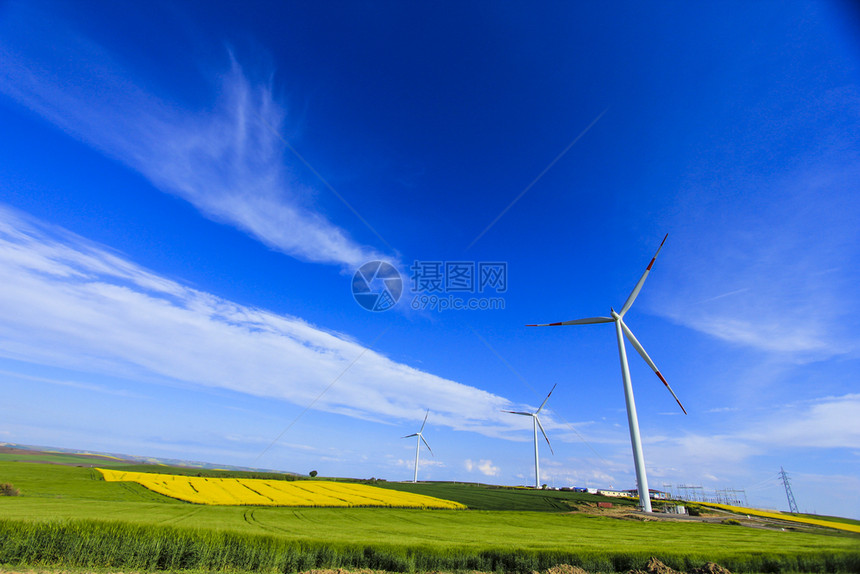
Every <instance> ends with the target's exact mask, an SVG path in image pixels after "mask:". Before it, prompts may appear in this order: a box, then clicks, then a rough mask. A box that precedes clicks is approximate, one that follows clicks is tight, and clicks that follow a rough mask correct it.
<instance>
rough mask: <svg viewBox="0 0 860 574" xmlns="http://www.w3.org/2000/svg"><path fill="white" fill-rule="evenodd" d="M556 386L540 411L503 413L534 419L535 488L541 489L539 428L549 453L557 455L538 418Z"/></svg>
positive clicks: (550, 391) (539, 408)
mask: <svg viewBox="0 0 860 574" xmlns="http://www.w3.org/2000/svg"><path fill="white" fill-rule="evenodd" d="M556 385H558V383H556V384H555V385H553V386H552V388H551V389H550V390H549V394H548V395H547V396H546V398H545V399H544V400H543V402H542V403H541V404H540V407H538V410H536V411H535V412H533V413H527V412H522V411H502V412H503V413H511V414H514V415H523V416H526V417H531V418H532V426H534V431H535V488H540V457H539V456H538V434H537V431H538V427H540V432H541V433H543V438H545V439H546V444H547V446H549V451H550V452H552V453H553V454H555V452H553V450H552V445H551V444H549V437H548V436H546V431H545V430H543V425H542V424H540V417H539V416H538V413H540V412H541V410H542V409H543V407H544V405H545V404H546V402H547V401H548V400H549V395H551V394H552V392H553V391H554V390H555V387H556Z"/></svg>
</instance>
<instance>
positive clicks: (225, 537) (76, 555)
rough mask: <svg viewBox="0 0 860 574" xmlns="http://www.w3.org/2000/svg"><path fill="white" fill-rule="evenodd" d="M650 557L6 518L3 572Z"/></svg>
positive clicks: (783, 562) (808, 557)
mask: <svg viewBox="0 0 860 574" xmlns="http://www.w3.org/2000/svg"><path fill="white" fill-rule="evenodd" d="M648 558H649V553H647V552H619V551H613V550H612V549H606V550H602V551H585V552H583V551H579V552H566V551H523V550H522V549H517V548H488V549H485V550H467V549H460V548H450V549H447V550H446V549H440V550H430V549H427V548H422V547H398V546H381V545H374V546H368V545H335V544H330V543H327V542H323V541H302V542H298V541H290V540H285V539H283V538H278V537H273V536H266V535H248V534H240V533H236V532H229V531H228V532H225V531H204V530H199V529H182V528H176V527H168V526H144V525H132V524H128V523H121V522H102V521H61V522H48V523H45V522H29V521H13V520H5V519H0V564H7V565H14V566H25V565H26V566H33V565H51V566H61V567H72V568H81V567H83V568H92V567H99V568H111V569H123V570H143V571H176V570H198V571H231V572H272V573H274V572H283V573H289V572H300V571H304V570H309V569H312V568H350V569H356V568H370V569H374V570H386V571H389V572H416V571H419V572H420V571H431V570H436V571H439V570H445V571H463V570H479V571H485V572H517V573H528V572H533V571H535V570H545V569H547V568H550V567H552V566H556V565H559V564H571V565H574V566H578V567H580V568H583V569H585V570H587V571H590V572H623V571H627V570H630V569H642V568H644V566H645V563H646V562H647V561H648ZM657 558H659V559H660V560H661V561H662V562H664V563H665V564H667V565H668V566H670V567H672V568H675V569H678V570H686V571H689V570H690V569H692V568H697V567H701V566H704V564H705V562H706V560H705V557H704V556H702V555H696V554H680V553H667V554H658V555H657ZM721 563H722V565H724V566H726V567H728V568H729V569H730V570H731V571H733V572H771V573H778V572H822V573H824V572H827V573H830V572H855V573H856V572H858V571H860V556H858V554H857V553H832V552H815V553H808V552H796V553H749V554H735V555H732V556H731V557H725V560H722V561H721Z"/></svg>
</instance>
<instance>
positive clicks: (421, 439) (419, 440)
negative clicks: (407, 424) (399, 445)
mask: <svg viewBox="0 0 860 574" xmlns="http://www.w3.org/2000/svg"><path fill="white" fill-rule="evenodd" d="M428 416H430V409H427V414H425V415H424V422H423V423H421V430H419V431H418V432H416V433H412V434H408V435H406V436H405V437H402V438H409V437H413V436H415V437H418V438H417V439H415V442H416V445H415V475H414V476H413V477H412V482H418V452H419V451H420V450H421V443H422V442H423V443H424V446H426V447H427V450H429V451H430V454H433V449H431V448H430V445H429V444H427V441H426V440H424V435H423V434H421V433H422V432H424V425H426V424H427V417H428ZM433 456H436V455H433Z"/></svg>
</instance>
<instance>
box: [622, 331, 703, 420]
mask: <svg viewBox="0 0 860 574" xmlns="http://www.w3.org/2000/svg"><path fill="white" fill-rule="evenodd" d="M619 322H620V323H621V329H622V330H623V331H624V335H625V336H626V337H627V340H628V341H630V343H631V344H632V345H633V347H634V348H635V349H636V350H637V351H638V352H639V354H640V355H642V358H643V359H645V362H646V363H648V366H649V367H651V370H652V371H654V372H655V373H656V374H657V376H658V377H659V378H660V380H661V381H663V384H664V385H665V386H666V388H667V389H668V390H669V392H670V393H672V396H673V397H675V402H676V403H678V406H679V407H681V410H682V411H684V414H687V409H685V408H684V405H682V404H681V401H680V400H678V395H676V394H675V391H673V390H672V387H670V386H669V383H667V382H666V379H665V378H663V375H662V374H661V373H660V369H658V368H657V365H655V364H654V361H652V360H651V357H649V356H648V353H646V352H645V348H644V347H642V345H641V344H640V343H639V341H638V340H637V339H636V337H635V336H634V335H633V331H631V330H630V328H629V327H628V326H627V325H625V324H624V321H619Z"/></svg>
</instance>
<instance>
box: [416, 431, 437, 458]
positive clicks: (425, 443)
mask: <svg viewBox="0 0 860 574" xmlns="http://www.w3.org/2000/svg"><path fill="white" fill-rule="evenodd" d="M418 436H420V437H421V442H423V443H424V446H426V447H427V450H429V451H430V454H433V449H432V448H430V445H429V444H427V441H426V440H424V435H418ZM433 456H436V455H435V454H433Z"/></svg>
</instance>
